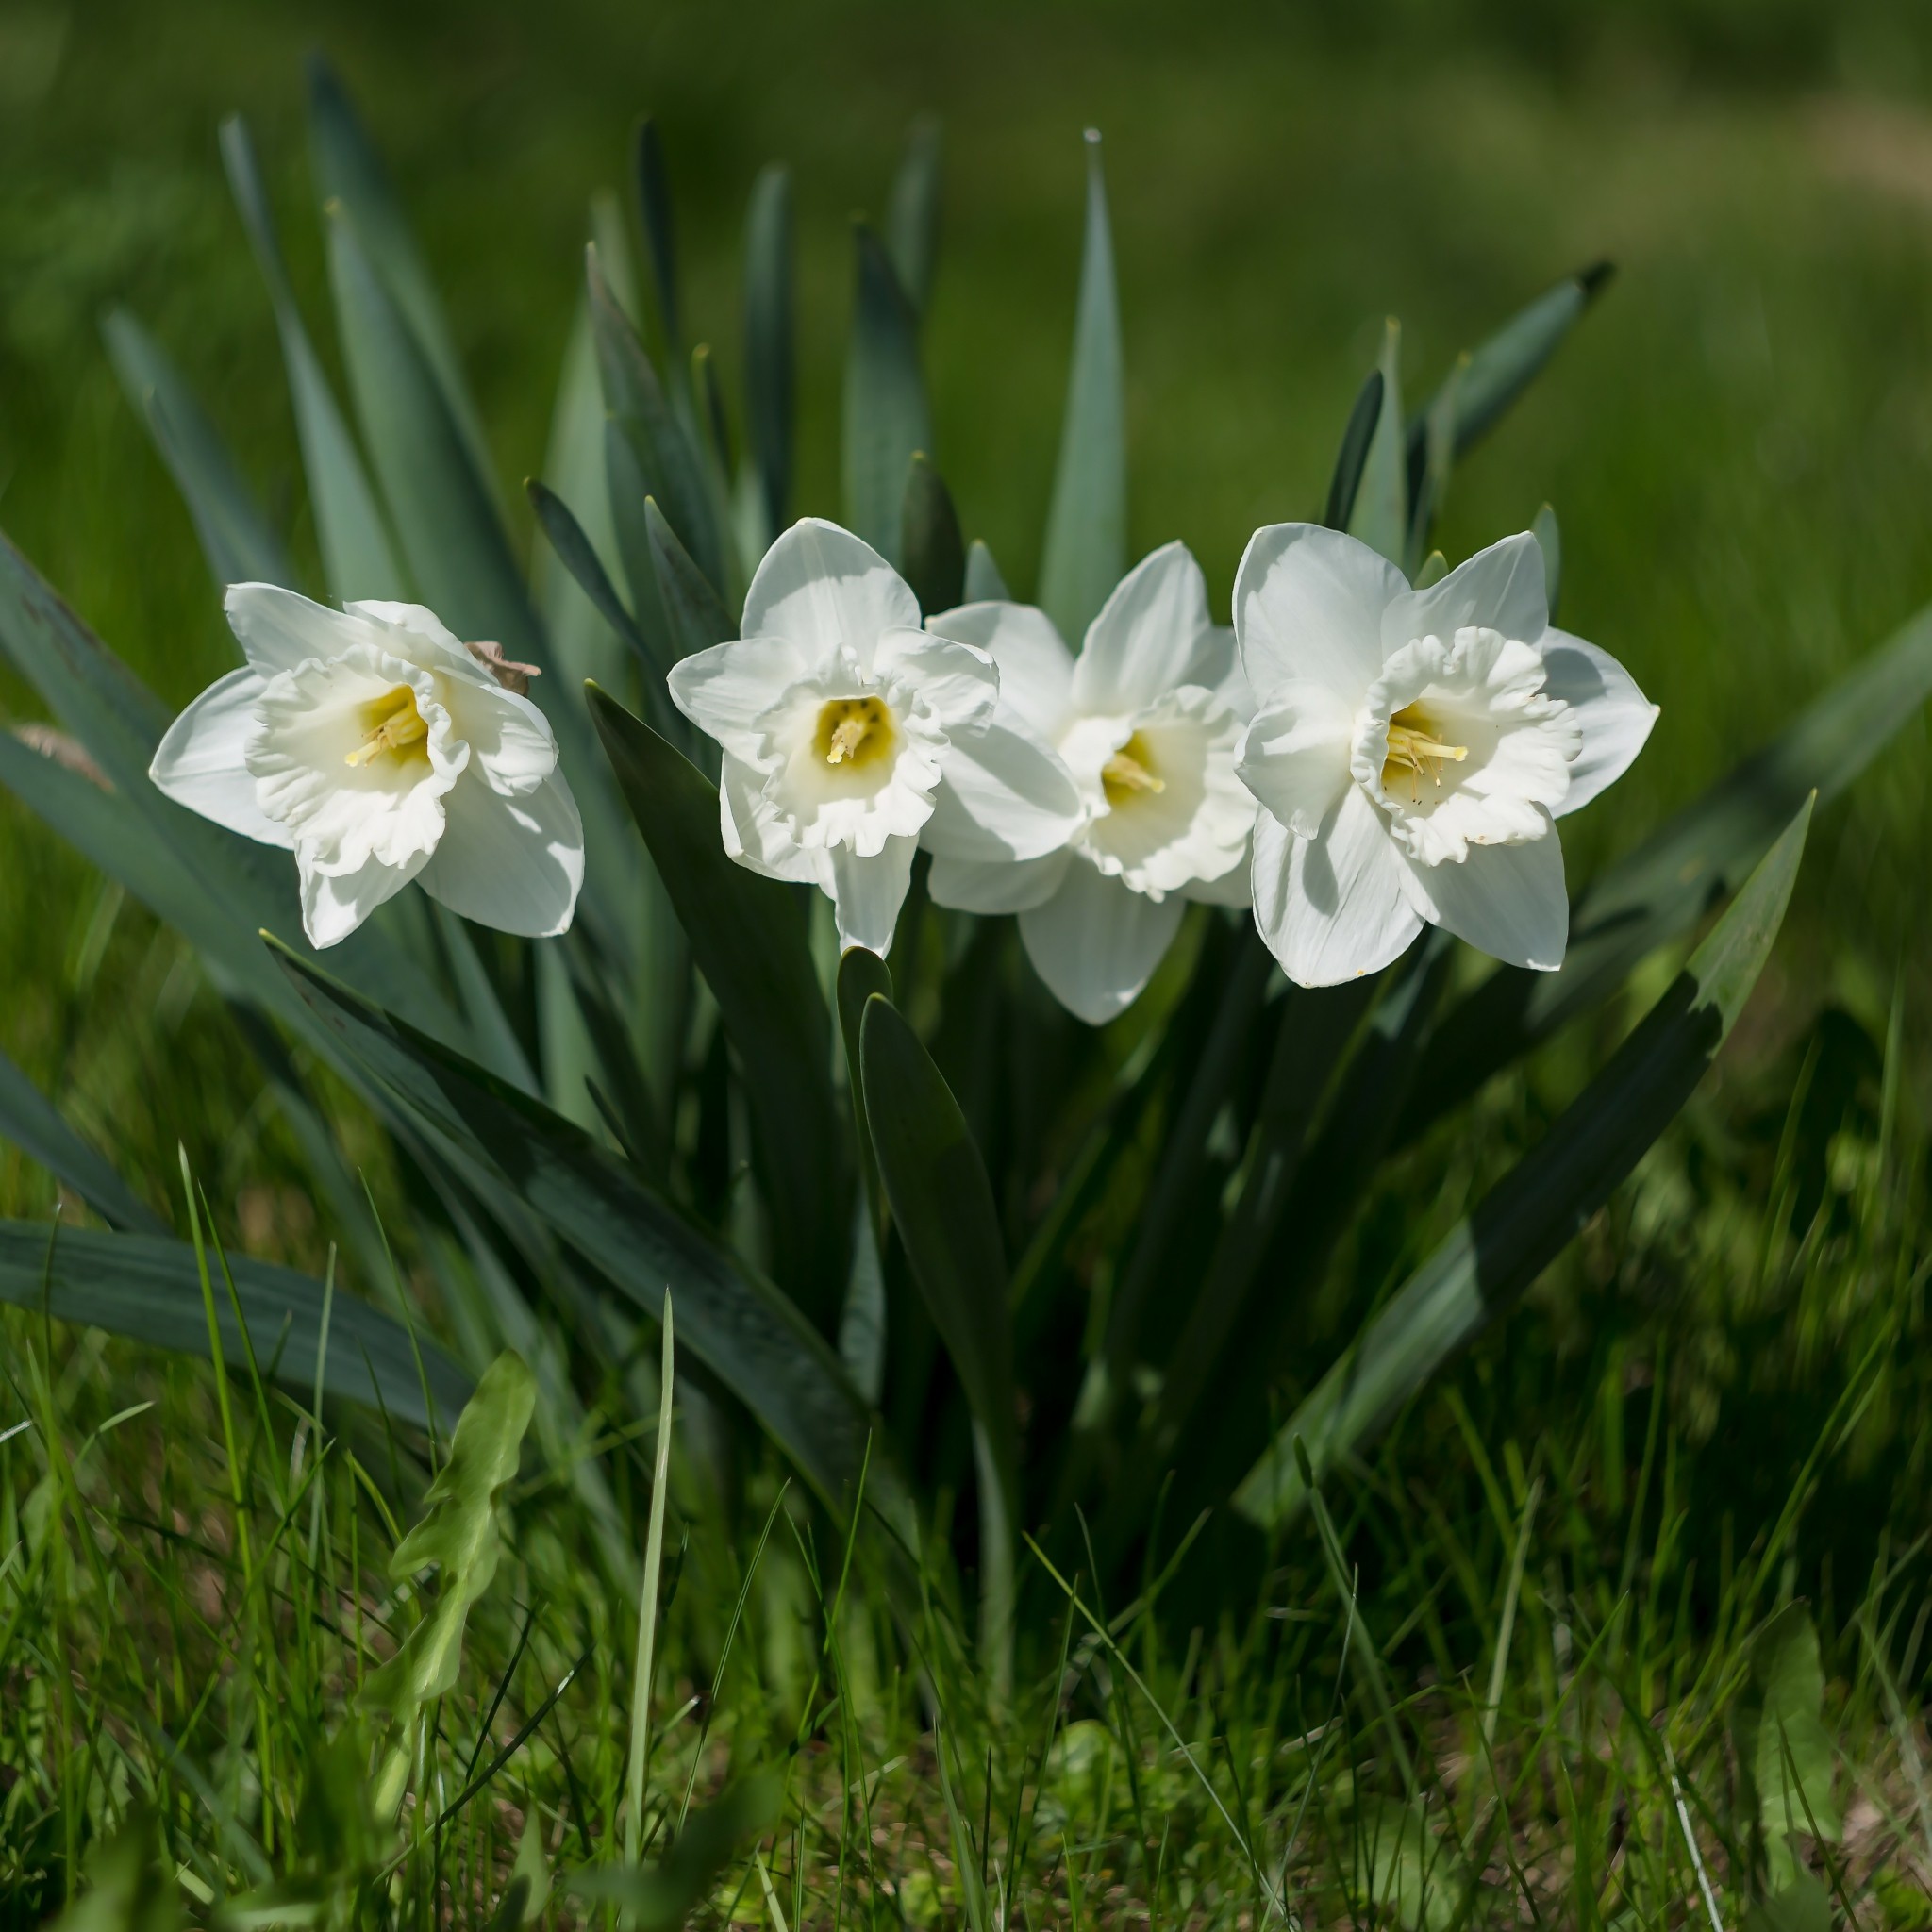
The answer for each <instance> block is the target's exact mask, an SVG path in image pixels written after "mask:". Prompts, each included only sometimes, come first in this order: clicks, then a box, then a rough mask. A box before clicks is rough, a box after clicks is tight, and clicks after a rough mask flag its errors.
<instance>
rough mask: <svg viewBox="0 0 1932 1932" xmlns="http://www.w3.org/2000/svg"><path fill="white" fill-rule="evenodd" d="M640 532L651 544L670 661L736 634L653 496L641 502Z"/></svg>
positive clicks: (728, 615) (715, 594) (720, 601)
mask: <svg viewBox="0 0 1932 1932" xmlns="http://www.w3.org/2000/svg"><path fill="white" fill-rule="evenodd" d="M644 532H645V535H646V536H647V537H648V538H649V540H650V544H651V565H652V569H653V571H654V573H655V575H656V576H657V579H658V602H659V603H660V604H662V605H663V607H664V627H665V631H666V634H667V636H668V638H669V641H670V646H671V658H672V661H673V662H675V661H676V660H677V659H678V658H689V657H690V656H691V654H692V653H693V652H694V651H708V650H709V649H710V647H711V646H712V645H713V644H722V643H724V642H726V641H728V640H730V639H732V638H735V637H736V636H737V635H738V620H737V619H736V618H735V617H733V616H732V615H731V613H730V612H729V611H728V610H726V609H725V608H724V599H723V598H722V597H720V596H719V594H718V592H717V591H715V590H714V589H713V588H712V585H711V580H710V578H708V576H706V575H705V574H704V572H703V571H701V570H700V569H699V568H698V567H697V565H696V564H695V563H694V562H693V561H692V560H691V552H690V551H688V550H687V549H686V548H685V547H684V545H683V544H682V543H680V542H679V541H677V532H676V531H675V530H674V529H673V528H672V527H671V525H670V523H669V522H668V521H667V520H666V518H665V516H664V512H663V511H662V510H660V509H659V508H658V500H657V498H656V497H652V496H647V497H645V499H644Z"/></svg>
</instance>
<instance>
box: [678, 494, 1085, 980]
mask: <svg viewBox="0 0 1932 1932" xmlns="http://www.w3.org/2000/svg"><path fill="white" fill-rule="evenodd" d="M740 629H741V633H742V635H741V637H740V638H739V640H738V641H736V642H735V643H724V644H716V645H714V646H712V648H711V649H709V650H708V651H699V652H697V653H695V654H694V655H693V656H691V657H689V658H685V659H684V660H683V662H682V663H679V664H675V665H674V666H673V667H672V670H671V676H670V685H671V695H672V698H673V700H674V701H675V703H676V705H677V708H678V709H679V710H681V711H682V712H683V713H684V715H685V716H686V717H687V718H689V719H690V720H691V723H692V724H695V725H697V727H698V728H699V729H700V730H701V731H704V732H705V733H707V734H708V736H710V737H711V738H714V739H716V740H717V741H718V743H719V744H720V745H722V746H723V747H724V760H723V770H722V773H721V775H720V782H719V787H718V791H719V814H720V820H721V824H722V827H723V831H724V849H725V850H726V851H727V852H728V853H730V855H731V856H732V858H735V859H737V861H738V862H739V863H740V864H741V865H743V866H748V867H749V868H750V869H751V870H752V871H753V872H758V873H762V874H764V875H765V876H766V877H768V878H776V879H791V880H797V881H808V882H809V883H811V884H813V885H816V886H817V887H818V888H819V889H820V890H821V891H823V892H824V893H825V895H826V896H827V897H828V898H829V899H830V900H831V901H832V905H833V908H834V910H835V912H836V915H837V920H838V927H839V943H840V945H841V948H842V947H848V946H864V947H867V948H868V949H869V950H871V951H873V952H874V953H883V952H884V951H885V950H886V948H887V947H888V946H889V945H890V944H891V939H892V927H893V925H894V924H896V923H897V920H898V917H899V908H900V906H901V905H902V904H903V903H904V901H905V898H906V889H907V887H908V884H909V883H910V882H911V878H912V855H913V853H914V851H915V850H917V848H918V847H919V846H920V845H922V844H924V845H925V846H926V847H927V848H928V849H929V850H931V851H932V852H934V853H936V854H938V853H952V854H961V855H965V856H968V857H970V858H975V859H984V860H993V861H999V862H1003V863H1011V862H1012V861H1014V860H1022V859H1028V858H1036V857H1038V856H1039V855H1040V854H1041V853H1042V852H1049V851H1051V850H1053V849H1054V847H1055V846H1057V845H1058V844H1059V843H1060V842H1061V841H1062V840H1063V839H1064V838H1065V836H1066V833H1067V830H1068V828H1069V827H1070V826H1072V825H1074V824H1078V822H1079V819H1080V815H1081V813H1080V801H1079V798H1078V796H1077V795H1076V794H1075V792H1074V787H1073V782H1072V780H1071V779H1070V778H1069V777H1068V775H1067V774H1066V771H1065V770H1064V768H1063V767H1062V766H1060V764H1059V763H1058V760H1057V759H1055V758H1053V757H1052V755H1051V754H1050V753H1047V752H1045V751H1044V750H1042V749H1041V747H1039V746H1038V745H1036V744H1034V743H1033V742H1032V741H1029V740H1028V739H1027V738H1026V737H1025V736H1024V734H1021V733H1017V732H1014V731H1012V730H1010V729H1009V728H1008V727H1007V725H1006V724H1005V723H1004V722H1003V721H999V720H996V719H995V717H994V707H995V701H996V699H997V697H998V694H999V673H998V672H997V671H996V670H995V669H994V668H993V664H992V660H991V658H989V657H987V655H986V654H985V653H984V652H983V651H977V650H974V649H971V648H969V647H968V646H967V645H965V644H962V643H958V642H954V641H950V640H948V639H945V638H941V637H937V636H933V635H930V634H928V633H927V632H926V631H924V630H922V629H921V628H920V623H919V602H918V599H917V598H915V597H914V596H913V594H912V591H911V589H910V587H909V586H908V584H907V583H906V581H905V579H904V578H902V577H901V576H900V575H899V574H898V572H897V571H895V570H894V569H893V568H892V567H891V565H890V564H889V563H888V562H887V561H886V560H885V558H882V557H881V556H880V555H879V554H878V552H877V551H875V550H874V549H873V548H872V547H871V546H870V545H869V544H867V543H863V542H861V541H859V540H858V538H857V537H855V536H853V535H852V534H851V533H850V532H849V531H847V530H841V528H840V527H839V525H837V524H830V523H825V522H824V521H822V520H821V519H819V518H816V517H808V518H806V519H805V520H804V521H803V522H800V523H798V524H794V525H792V527H791V529H789V530H787V531H786V532H785V533H784V534H783V535H782V536H781V537H779V539H778V540H777V541H776V542H774V544H773V545H772V547H771V549H770V550H769V551H767V552H766V554H765V558H764V561H763V562H762V563H760V564H759V565H758V571H757V574H756V575H754V576H753V578H752V580H751V588H750V589H749V590H748V591H746V592H745V598H744V617H743V621H742V623H741V625H740Z"/></svg>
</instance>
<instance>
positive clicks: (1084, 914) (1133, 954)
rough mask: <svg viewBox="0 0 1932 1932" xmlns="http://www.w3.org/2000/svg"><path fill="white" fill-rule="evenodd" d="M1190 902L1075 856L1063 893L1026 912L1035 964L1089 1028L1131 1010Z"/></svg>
mask: <svg viewBox="0 0 1932 1932" xmlns="http://www.w3.org/2000/svg"><path fill="white" fill-rule="evenodd" d="M1186 910H1187V903H1186V901H1185V900H1183V899H1181V898H1180V897H1179V896H1178V895H1177V894H1173V893H1170V894H1169V895H1168V896H1167V897H1166V898H1164V899H1162V900H1160V901H1158V903H1157V902H1156V901H1155V900H1153V899H1150V898H1148V897H1147V895H1146V894H1145V893H1144V892H1137V891H1134V890H1133V889H1132V888H1131V887H1129V886H1124V885H1123V884H1122V883H1121V882H1120V880H1118V879H1113V878H1107V877H1104V876H1103V875H1102V874H1100V873H1099V872H1097V871H1096V870H1095V869H1094V868H1093V867H1092V866H1091V865H1088V864H1086V863H1084V862H1079V861H1076V862H1075V863H1074V864H1073V865H1071V866H1069V867H1068V869H1067V874H1066V877H1065V878H1064V879H1062V880H1061V882H1060V888H1059V890H1058V891H1057V892H1056V893H1054V895H1053V896H1052V897H1051V898H1050V899H1048V900H1046V901H1045V903H1044V904H1042V905H1040V906H1036V907H1033V908H1031V909H1030V910H1028V911H1024V912H1022V913H1021V915H1020V939H1021V941H1022V943H1023V944H1024V946H1025V948H1026V957H1027V958H1029V959H1031V960H1032V962H1033V970H1034V971H1035V972H1036V973H1038V974H1040V976H1041V979H1042V980H1043V981H1045V983H1046V988H1047V991H1049V992H1051V993H1052V994H1053V996H1054V998H1055V999H1057V1000H1058V1001H1059V1003H1060V1005H1061V1006H1063V1007H1065V1008H1066V1009H1067V1010H1068V1011H1069V1012H1070V1013H1072V1014H1073V1015H1074V1017H1075V1018H1076V1019H1080V1020H1085V1021H1086V1022H1087V1024H1089V1025H1090V1026H1099V1025H1104V1024H1106V1023H1107V1022H1108V1020H1111V1019H1112V1018H1113V1017H1114V1015H1115V1014H1116V1013H1121V1012H1124V1011H1125V1010H1126V1008H1128V1007H1130V1006H1131V1005H1132V1004H1133V1002H1134V1000H1135V999H1136V998H1137V997H1138V996H1139V994H1140V991H1141V988H1142V987H1144V986H1145V985H1146V984H1147V982H1148V980H1150V979H1151V978H1152V977H1153V976H1154V969H1155V968H1156V967H1157V966H1158V965H1159V964H1160V960H1161V956H1162V955H1163V954H1164V953H1165V952H1166V951H1167V949H1168V947H1169V946H1170V945H1172V944H1173V943H1174V934H1175V933H1176V932H1178V931H1179V930H1180V924H1181V915H1182V914H1183V913H1184V912H1185V911H1186Z"/></svg>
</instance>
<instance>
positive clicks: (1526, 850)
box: [1403, 826, 1570, 973]
mask: <svg viewBox="0 0 1932 1932" xmlns="http://www.w3.org/2000/svg"><path fill="white" fill-rule="evenodd" d="M1403 885H1404V889H1405V890H1406V891H1407V894H1408V899H1409V903H1410V904H1411V905H1412V906H1413V907H1414V908H1415V909H1416V910H1417V912H1419V913H1420V914H1421V915H1422V916H1423V918H1424V919H1426V920H1427V921H1428V922H1429V923H1430V924H1432V925H1440V926H1441V927H1443V928H1444V929H1445V930H1447V931H1449V932H1453V933H1454V934H1455V935H1456V937H1457V939H1459V940H1462V941H1465V942H1466V943H1468V944H1470V945H1472V946H1474V948H1475V949H1476V951H1477V952H1479V953H1487V954H1489V955H1490V957H1491V958H1493V959H1500V960H1502V961H1503V963H1504V964H1505V965H1506V966H1527V967H1529V968H1531V969H1533V970H1534V971H1536V972H1538V973H1554V972H1556V970H1557V968H1558V967H1559V966H1560V965H1562V963H1563V949H1564V947H1565V946H1566V945H1567V944H1568V943H1569V939H1570V897H1569V894H1568V892H1567V891H1565V890H1564V886H1563V847H1562V843H1561V841H1559V840H1558V839H1557V833H1556V828H1555V827H1554V826H1552V827H1551V829H1550V830H1549V831H1547V832H1545V833H1544V834H1543V836H1542V837H1541V839H1531V840H1528V841H1525V842H1524V843H1523V844H1521V845H1472V846H1471V847H1470V848H1469V857H1468V858H1465V859H1464V860H1463V861H1462V862H1461V864H1459V865H1456V864H1448V865H1410V864H1408V863H1407V861H1405V862H1404V866H1403Z"/></svg>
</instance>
